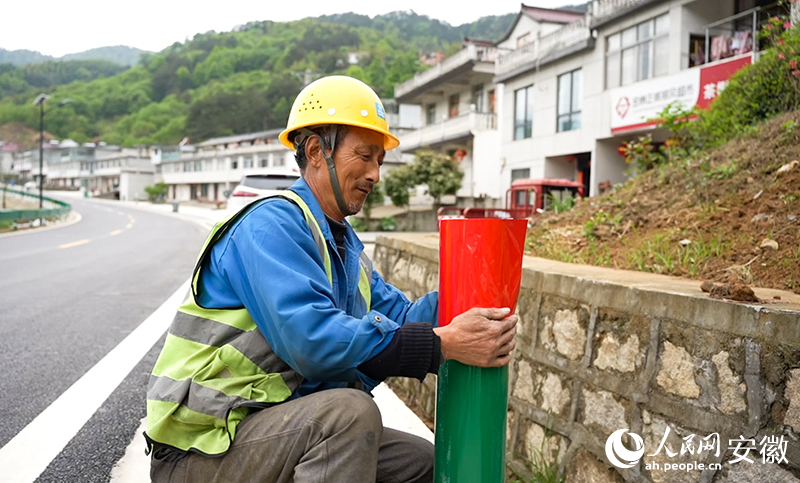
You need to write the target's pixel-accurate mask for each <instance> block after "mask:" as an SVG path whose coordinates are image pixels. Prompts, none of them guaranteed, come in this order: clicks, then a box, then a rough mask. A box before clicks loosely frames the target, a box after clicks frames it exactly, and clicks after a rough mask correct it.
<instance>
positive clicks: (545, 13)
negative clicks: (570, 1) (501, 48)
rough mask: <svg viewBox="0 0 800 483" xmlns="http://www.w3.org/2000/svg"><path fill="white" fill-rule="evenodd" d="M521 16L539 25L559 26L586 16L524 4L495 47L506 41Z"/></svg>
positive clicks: (575, 12)
mask: <svg viewBox="0 0 800 483" xmlns="http://www.w3.org/2000/svg"><path fill="white" fill-rule="evenodd" d="M523 15H527V16H528V17H530V18H532V19H533V20H535V21H537V22H540V23H560V24H568V23H570V22H573V21H575V20H578V19H579V18H581V17H583V16H584V15H586V14H585V13H584V12H577V11H575V10H561V9H558V8H539V7H531V6H529V5H525V4H524V3H522V4H520V9H519V13H518V14H517V16H516V17H514V21H513V22H511V26H510V27H509V28H508V30H507V31H506V34H505V35H503V38H501V39H499V40H497V41H495V45H498V44H500V43H502V42H505V41H506V40H508V38H509V37H511V33H512V32H514V29H515V28H516V27H517V24H518V23H519V19H520V18H522V16H523Z"/></svg>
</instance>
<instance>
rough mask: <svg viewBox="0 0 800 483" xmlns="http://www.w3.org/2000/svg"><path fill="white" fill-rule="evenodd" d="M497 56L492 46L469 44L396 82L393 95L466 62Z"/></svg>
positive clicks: (399, 94) (423, 83)
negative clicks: (436, 62)
mask: <svg viewBox="0 0 800 483" xmlns="http://www.w3.org/2000/svg"><path fill="white" fill-rule="evenodd" d="M496 58H497V49H496V48H494V47H478V46H476V45H474V44H469V45H467V46H466V48H463V49H461V50H459V51H458V52H457V53H456V54H454V55H451V56H450V57H448V58H446V59H444V60H443V61H441V62H439V63H438V64H436V65H434V66H433V67H431V68H430V69H428V70H426V71H423V72H420V73H419V74H417V75H415V76H414V77H412V78H411V79H409V80H407V81H405V82H403V83H402V84H398V85H396V86H395V87H394V95H395V97H400V96H403V95H405V94H408V93H409V92H411V91H412V90H414V89H416V88H418V87H420V86H424V85H425V84H427V83H428V82H431V81H432V80H434V79H436V78H437V77H439V76H441V75H444V74H446V73H448V72H451V71H453V70H455V69H456V68H458V67H461V66H462V65H464V64H466V63H467V62H471V61H474V62H494V61H495V59H496Z"/></svg>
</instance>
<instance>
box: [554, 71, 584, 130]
mask: <svg viewBox="0 0 800 483" xmlns="http://www.w3.org/2000/svg"><path fill="white" fill-rule="evenodd" d="M582 78H583V75H582V73H581V69H578V70H573V71H572V72H568V73H566V74H563V75H560V76H558V132H562V131H572V130H573V129H580V128H581V108H582V104H583V102H582V97H583V82H582Z"/></svg>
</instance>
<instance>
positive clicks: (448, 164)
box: [412, 151, 464, 205]
mask: <svg viewBox="0 0 800 483" xmlns="http://www.w3.org/2000/svg"><path fill="white" fill-rule="evenodd" d="M412 166H413V167H414V172H415V174H416V179H417V182H418V184H427V185H428V190H427V194H429V195H431V196H433V202H434V204H436V205H438V204H439V203H440V200H441V198H442V196H445V195H454V194H456V192H457V191H458V190H459V188H461V181H462V180H463V179H464V172H463V171H461V169H460V168H459V167H458V163H456V162H455V161H453V158H451V157H450V156H448V155H447V154H444V153H437V152H434V151H417V153H416V155H415V159H414V164H413V165H412Z"/></svg>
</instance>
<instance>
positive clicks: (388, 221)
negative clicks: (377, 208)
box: [381, 216, 397, 231]
mask: <svg viewBox="0 0 800 483" xmlns="http://www.w3.org/2000/svg"><path fill="white" fill-rule="evenodd" d="M395 230H397V220H395V219H394V217H393V216H384V217H383V218H381V231H395Z"/></svg>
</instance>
